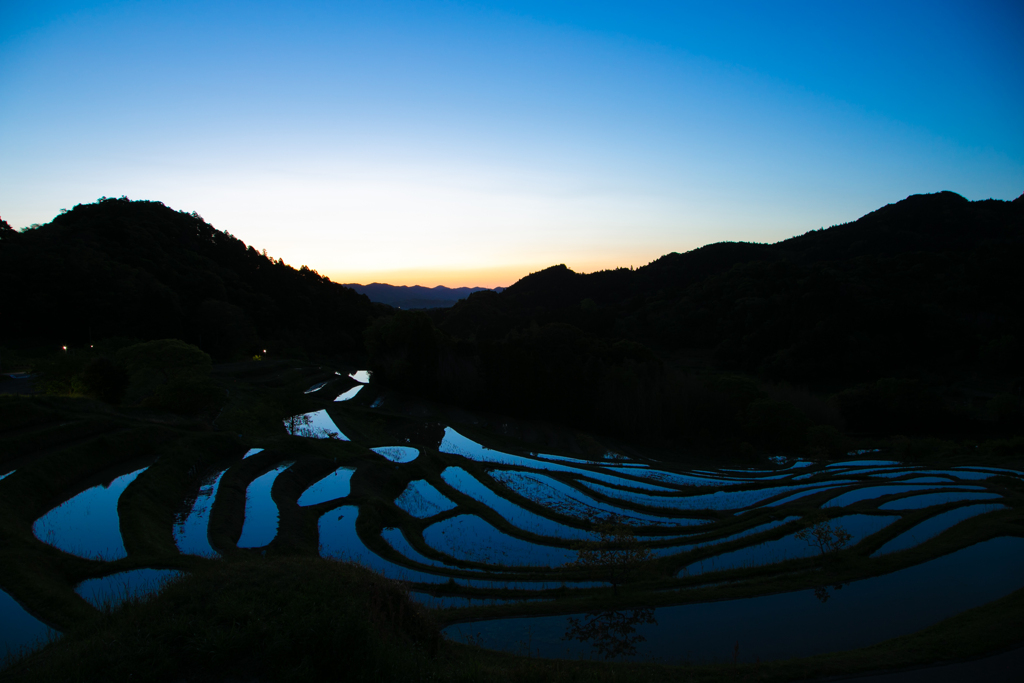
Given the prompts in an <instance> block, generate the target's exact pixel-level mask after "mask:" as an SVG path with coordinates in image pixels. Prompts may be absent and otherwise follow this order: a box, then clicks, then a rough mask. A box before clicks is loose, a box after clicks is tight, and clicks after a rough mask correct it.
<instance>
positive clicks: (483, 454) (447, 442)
mask: <svg viewBox="0 0 1024 683" xmlns="http://www.w3.org/2000/svg"><path fill="white" fill-rule="evenodd" d="M438 450H439V451H441V452H442V453H452V454H453V455H461V456H462V457H464V458H468V459H470V460H473V461H475V462H483V463H493V464H495V465H513V466H519V467H529V468H532V469H537V470H548V471H551V472H565V473H568V474H574V475H577V476H583V477H590V478H591V479H595V480H598V481H603V482H605V483H608V484H612V485H614V486H623V487H628V488H635V489H644V490H647V491H664V492H666V493H675V492H676V489H670V488H665V487H664V486H656V485H654V484H648V483H645V482H643V481H637V480H633V479H627V478H625V477H617V476H614V475H611V474H606V473H604V472H595V471H593V470H585V469H581V468H579V467H570V466H568V465H561V464H558V463H554V462H545V461H542V460H535V459H533V458H527V457H524V456H521V455H512V454H511V453H502V452H501V451H496V450H493V449H490V448H487V447H486V446H483V445H481V444H478V443H477V442H475V441H473V440H472V439H469V438H466V437H465V436H462V435H461V434H459V433H458V432H456V431H455V430H454V429H452V428H451V427H445V430H444V439H442V440H441V445H440V446H439V447H438Z"/></svg>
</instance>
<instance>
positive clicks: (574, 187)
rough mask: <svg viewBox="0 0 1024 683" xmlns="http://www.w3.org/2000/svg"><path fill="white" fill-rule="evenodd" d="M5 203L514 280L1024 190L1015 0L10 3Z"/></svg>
mask: <svg viewBox="0 0 1024 683" xmlns="http://www.w3.org/2000/svg"><path fill="white" fill-rule="evenodd" d="M0 103H2V104H0V216H2V217H3V218H4V219H5V220H7V221H8V222H9V223H10V224H11V225H13V226H14V227H18V228H20V227H24V226H28V225H30V224H33V223H47V222H49V221H50V220H52V219H53V217H54V216H56V215H57V214H58V213H59V212H60V210H61V209H63V208H67V209H70V208H71V207H73V206H74V205H76V204H79V203H90V202H94V201H96V199H98V198H99V197H101V196H108V197H119V196H127V197H129V198H131V199H151V200H158V201H162V202H164V203H165V204H167V205H168V206H170V207H172V208H175V209H182V210H185V211H189V212H191V211H197V212H198V213H199V214H200V215H202V216H203V217H204V218H205V219H206V220H207V221H208V222H210V223H211V224H212V225H214V226H215V227H217V228H219V229H221V230H226V231H228V232H230V233H232V234H233V235H235V236H236V237H238V238H240V239H242V240H243V241H244V242H246V243H247V244H250V245H252V246H254V247H256V248H257V249H260V250H262V249H266V250H267V252H268V253H269V254H270V255H271V256H274V257H279V258H283V259H284V260H285V261H286V262H287V263H289V264H291V265H293V266H295V267H299V266H300V265H307V266H309V267H310V268H313V269H315V270H317V271H318V272H320V273H321V274H322V275H327V276H328V277H330V278H331V279H333V280H335V281H337V282H343V283H344V282H356V283H362V284H367V283H370V282H387V283H391V284H404V285H412V284H419V285H425V286H435V285H446V286H450V287H456V286H484V287H494V286H507V285H510V284H512V283H513V282H515V281H516V280H518V279H519V278H521V277H523V276H525V275H527V274H528V273H530V272H535V271H537V270H541V269H543V268H545V267H548V266H551V265H555V264H560V263H564V264H566V265H568V266H569V267H570V268H572V269H574V270H576V271H580V272H592V271H595V270H602V269H606V268H616V267H639V266H642V265H645V264H646V263H649V262H651V261H653V260H655V259H657V258H658V257H659V256H662V255H663V254H666V253H670V252H673V251H676V252H683V251H687V250H690V249H694V248H697V247H699V246H702V245H704V244H708V243H713V242H721V241H739V240H745V241H755V242H775V241H778V240H781V239H785V238H787V237H791V236H793V235H799V234H802V233H804V232H807V231H808V230H815V229H818V228H821V227H828V226H830V225H834V224H838V223H845V222H848V221H852V220H855V219H857V218H859V217H860V216H862V215H864V214H866V213H869V212H870V211H873V210H875V209H877V208H879V207H881V206H884V205H886V204H889V203H892V202H896V201H899V200H901V199H903V198H905V197H907V196H909V195H911V194H918V193H926V192H939V191H943V190H952V191H954V192H958V193H959V194H961V195H963V196H965V197H967V198H968V199H971V200H978V199H988V198H996V199H1014V198H1016V197H1017V196H1019V195H1021V193H1022V192H1024V3H1021V2H984V1H982V0H975V1H974V2H942V1H941V0H932V1H930V2H899V1H898V0H891V1H889V2H873V1H872V0H861V1H858V2H855V3H842V2H834V3H822V2H784V1H777V2H770V3H769V2H764V3H706V2H700V3H690V2H684V1H677V2H645V1H643V0H633V1H631V2H616V3H611V2H598V1H590V2H558V1H557V0H548V1H543V2H511V1H508V2H402V1H398V2H359V1H352V2H340V1H339V2H304V1H301V0H293V1H291V2H287V3H285V2H277V3H271V2H258V1H255V0H250V1H246V2H219V1H216V0H204V1H203V2H188V1H187V0H180V1H176V2H138V1H136V2H47V1H46V0H34V1H33V2H29V3H18V2H14V1H13V0H0Z"/></svg>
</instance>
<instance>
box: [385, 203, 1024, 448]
mask: <svg viewBox="0 0 1024 683" xmlns="http://www.w3.org/2000/svg"><path fill="white" fill-rule="evenodd" d="M1021 263H1024V198H1022V199H1017V200H1015V201H1013V202H1005V201H993V200H989V201H979V202H970V201H968V200H966V199H964V198H963V197H961V196H959V195H956V194H953V193H950V192H943V193H939V194H933V195H917V196H913V197H909V198H908V199H905V200H903V201H901V202H898V203H896V204H893V205H890V206H886V207H884V208H882V209H879V210H877V211H875V212H873V213H871V214H868V215H867V216H864V217H863V218H861V219H859V220H857V221H854V222H852V223H848V224H844V225H839V226H834V227H831V228H828V229H823V230H816V231H812V232H810V233H807V234H805V235H802V236H799V237H794V238H792V239H788V240H785V241H782V242H779V243H776V244H771V245H767V244H747V243H720V244H712V245H708V246H705V247H702V248H700V249H696V250H693V251H690V252H687V253H684V254H675V253H673V254H668V255H666V256H664V257H662V258H660V259H658V260H657V261H654V262H653V263H651V264H649V265H647V266H644V267H642V268H638V269H636V270H630V269H618V270H611V271H603V272H597V273H591V274H579V273H574V272H572V271H571V270H569V269H568V268H566V267H565V266H554V267H551V268H548V269H546V270H543V271H541V272H538V273H534V274H532V275H529V276H528V277H525V278H523V279H522V280H520V281H519V282H517V283H515V284H514V285H512V286H511V287H509V288H508V289H506V290H504V291H503V292H501V293H495V292H478V293H476V294H473V295H471V296H470V297H469V298H467V299H466V300H465V301H462V302H460V303H458V304H456V305H455V306H454V307H452V308H451V309H448V310H444V311H432V312H430V314H429V320H428V319H427V318H425V317H423V316H422V314H415V313H403V314H400V315H398V316H397V317H396V318H394V319H382V320H381V321H379V322H378V323H375V324H374V325H373V326H371V328H370V333H369V336H368V340H369V348H370V351H371V354H372V355H371V358H372V362H373V363H374V367H375V369H377V370H378V371H379V375H378V376H379V377H380V378H381V379H384V380H387V381H391V382H393V383H396V384H400V385H404V386H407V387H409V388H412V389H414V390H417V391H420V392H422V393H428V394H429V393H433V394H435V395H438V396H441V397H444V398H446V399H450V400H460V401H463V402H464V403H466V404H467V405H474V406H491V407H493V408H494V409H495V410H501V411H511V412H517V413H520V414H527V415H534V416H539V417H544V418H546V419H558V420H564V421H569V422H572V423H575V424H579V425H581V426H585V427H588V428H592V429H598V430H601V431H606V432H613V433H619V434H623V435H628V436H631V437H638V436H640V437H657V436H659V435H660V436H661V437H663V438H666V439H671V438H672V435H674V434H675V435H678V434H684V433H688V434H689V435H691V436H692V435H694V434H704V436H705V437H707V439H709V440H711V441H714V440H716V439H718V440H721V439H723V438H726V435H730V434H732V435H734V436H735V438H737V439H741V440H744V441H748V442H750V443H753V444H755V446H758V447H766V448H773V447H774V448H781V447H783V446H784V445H785V446H787V447H799V446H800V444H802V443H805V441H804V437H803V436H802V434H803V433H804V429H805V428H807V427H808V426H810V427H815V426H829V425H831V426H835V427H837V428H843V425H847V426H849V427H851V428H853V429H855V430H858V431H876V432H877V431H882V432H885V431H890V432H895V433H916V432H927V433H932V432H935V431H936V430H938V431H942V430H952V431H954V432H957V433H973V432H974V431H977V430H978V429H981V430H985V429H989V428H991V426H992V425H993V424H996V423H999V424H1003V425H1004V428H1005V429H1011V430H1012V429H1017V427H1018V426H1020V424H1021V415H1020V412H1021V409H1020V393H1021V384H1022V382H1021V377H1022V373H1024V344H1022V342H1024V316H1022V315H1021V313H1020V310H1021V308H1020V293H1021V292H1024V268H1021V266H1020V264H1021ZM417 315H420V316H421V317H419V318H417V317H416V316H417ZM431 329H434V331H433V332H431V331H430V330H431ZM403 339H404V340H405V341H404V342H403V341H402V340H403ZM410 359H412V361H413V362H409V361H410ZM730 377H732V378H736V377H744V378H745V379H743V381H741V382H739V383H737V382H736V381H734V380H733V379H728V381H726V380H727V378H730ZM783 385H785V386H789V387H791V388H792V387H801V389H800V391H802V392H806V390H809V391H810V392H811V394H813V397H814V398H813V399H810V398H808V399H807V400H803V399H801V400H802V401H803V403H800V401H797V402H796V403H794V402H792V401H789V399H786V400H782V399H780V398H779V394H778V391H782V390H781V389H779V390H774V389H773V390H770V391H769V389H767V388H765V387H772V386H776V387H779V386H783ZM758 387H761V388H758ZM773 391H774V392H775V394H772V393H771V392H773ZM787 391H788V390H787ZM765 392H768V393H765ZM794 400H795V399H794ZM780 401H781V403H780ZM787 401H788V403H787ZM797 404H800V405H801V406H802V407H797ZM813 405H817V408H812V407H809V406H813ZM758 406H760V407H758ZM836 406H841V411H840V412H841V414H837V413H835V411H834V409H835V408H836ZM787 416H788V417H787ZM993 420H995V422H993ZM1000 420H1002V422H999V421H1000ZM786 424H788V425H791V426H792V425H797V426H796V427H793V428H792V429H790V428H789V427H784V426H782V425H786ZM758 425H760V426H758ZM800 425H802V426H800ZM1012 425H1017V426H1012ZM769 427H770V428H769ZM765 430H767V431H765ZM779 430H781V431H783V432H786V431H787V430H788V432H787V434H788V435H787V436H784V437H783V436H780V433H781V432H780V431H779ZM728 438H732V437H728Z"/></svg>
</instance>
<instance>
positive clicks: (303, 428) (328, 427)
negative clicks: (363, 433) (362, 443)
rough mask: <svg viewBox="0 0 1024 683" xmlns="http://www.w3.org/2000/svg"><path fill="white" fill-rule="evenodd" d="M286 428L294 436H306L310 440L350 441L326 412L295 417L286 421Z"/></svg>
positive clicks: (320, 411)
mask: <svg viewBox="0 0 1024 683" xmlns="http://www.w3.org/2000/svg"><path fill="white" fill-rule="evenodd" d="M284 428H285V431H287V432H288V433H289V434H291V435H293V436H304V437H307V438H310V439H341V440H342V441H348V440H349V439H348V437H347V436H345V435H344V434H342V432H341V430H340V429H338V425H336V424H334V420H332V419H331V416H330V415H328V414H327V411H326V410H317V411H314V412H312V413H303V414H302V415H293V416H292V417H289V418H288V419H286V420H285V421H284Z"/></svg>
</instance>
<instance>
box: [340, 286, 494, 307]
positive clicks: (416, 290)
mask: <svg viewBox="0 0 1024 683" xmlns="http://www.w3.org/2000/svg"><path fill="white" fill-rule="evenodd" d="M344 286H345V287H349V288H350V289H354V290H355V291H357V292H359V293H360V294H365V295H366V296H367V297H369V299H370V301H373V302H374V303H382V304H387V305H388V306H394V307H395V308H401V309H405V310H412V309H417V308H451V307H452V306H454V305H455V304H456V303H458V302H459V301H461V300H462V299H465V298H466V297H467V296H469V295H470V294H475V293H476V292H482V291H485V290H487V289H488V288H486V287H444V286H441V285H438V286H437V287H420V286H419V285H413V286H411V287H410V286H406V285H387V284H383V283H380V282H374V283H372V284H369V285H359V284H345V285H344ZM495 291H499V292H500V291H501V287H498V288H497V289H496V290H495Z"/></svg>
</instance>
